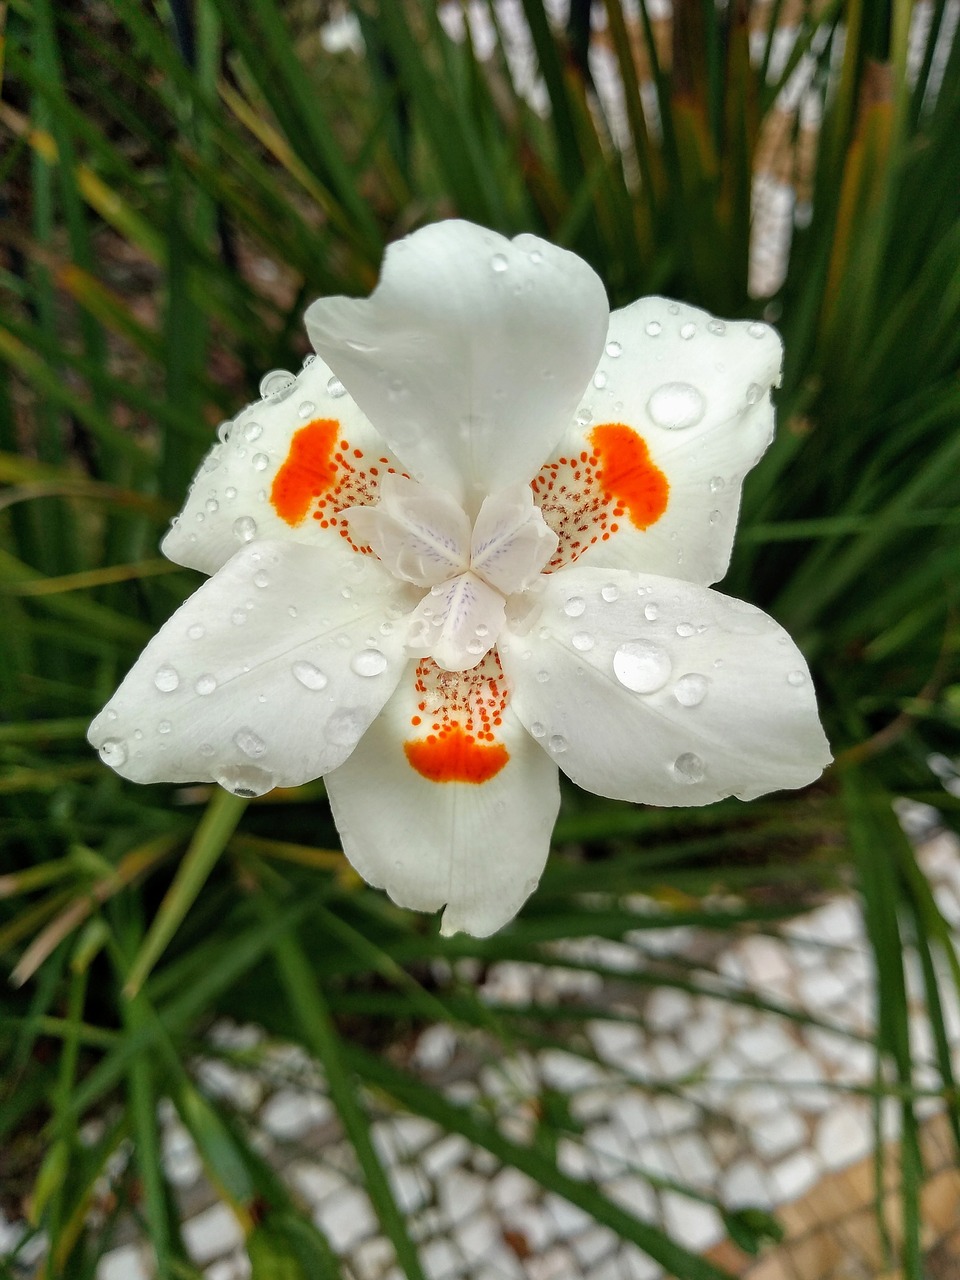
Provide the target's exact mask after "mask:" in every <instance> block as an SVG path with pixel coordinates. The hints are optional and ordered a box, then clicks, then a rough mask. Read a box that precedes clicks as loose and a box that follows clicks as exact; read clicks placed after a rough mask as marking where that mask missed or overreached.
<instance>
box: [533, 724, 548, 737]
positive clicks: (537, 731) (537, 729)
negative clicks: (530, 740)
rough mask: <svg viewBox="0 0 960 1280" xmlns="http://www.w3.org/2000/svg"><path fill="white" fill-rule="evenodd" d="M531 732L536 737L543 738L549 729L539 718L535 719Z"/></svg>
mask: <svg viewBox="0 0 960 1280" xmlns="http://www.w3.org/2000/svg"><path fill="white" fill-rule="evenodd" d="M530 732H531V733H532V734H533V736H534V737H535V738H542V737H543V736H544V734H545V733H546V732H547V731H546V729H545V728H544V727H543V725H542V724H541V723H540V721H539V720H534V722H533V724H532V725H531V726H530Z"/></svg>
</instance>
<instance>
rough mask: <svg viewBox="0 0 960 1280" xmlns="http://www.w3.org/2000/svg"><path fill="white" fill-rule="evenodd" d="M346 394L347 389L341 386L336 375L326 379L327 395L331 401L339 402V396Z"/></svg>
mask: <svg viewBox="0 0 960 1280" xmlns="http://www.w3.org/2000/svg"><path fill="white" fill-rule="evenodd" d="M346 394H347V388H346V387H345V386H344V385H343V383H342V382H341V381H340V379H339V378H338V377H337V375H336V374H334V375H333V377H332V378H328V379H327V395H328V396H329V397H330V399H331V400H339V399H340V397H341V396H345V395H346Z"/></svg>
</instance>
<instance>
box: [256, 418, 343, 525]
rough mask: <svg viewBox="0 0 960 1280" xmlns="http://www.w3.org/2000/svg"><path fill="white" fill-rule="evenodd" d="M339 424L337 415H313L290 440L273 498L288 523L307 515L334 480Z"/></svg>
mask: <svg viewBox="0 0 960 1280" xmlns="http://www.w3.org/2000/svg"><path fill="white" fill-rule="evenodd" d="M339 430H340V424H339V423H338V422H337V421H336V419H335V418H314V420H313V421H312V422H308V423H307V425H306V426H305V427H301V428H300V430H299V431H298V432H296V434H295V435H294V437H293V440H292V441H291V442H290V452H289V453H288V454H287V456H286V459H285V461H284V463H283V465H282V466H281V467H280V470H279V471H278V472H277V474H276V475H275V476H274V478H273V487H272V488H271V490H270V502H271V503H272V505H273V509H274V511H276V513H277V515H278V516H279V517H280V518H281V520H285V521H286V522H287V524H289V525H298V524H300V523H301V522H302V521H303V520H305V519H306V518H307V513H308V512H309V510H310V508H311V506H312V505H313V502H314V500H315V499H316V498H318V497H320V496H321V494H323V493H324V492H325V491H326V490H327V489H329V488H330V486H331V485H332V484H333V483H334V480H335V479H336V474H337V467H336V463H335V462H334V459H333V454H334V450H335V449H336V447H337V437H338V434H339Z"/></svg>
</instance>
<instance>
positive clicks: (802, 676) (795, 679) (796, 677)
mask: <svg viewBox="0 0 960 1280" xmlns="http://www.w3.org/2000/svg"><path fill="white" fill-rule="evenodd" d="M806 682H807V673H806V672H805V671H791V672H790V674H789V675H788V676H787V684H792V685H793V687H794V688H795V689H799V687H800V686H801V685H802V684H806Z"/></svg>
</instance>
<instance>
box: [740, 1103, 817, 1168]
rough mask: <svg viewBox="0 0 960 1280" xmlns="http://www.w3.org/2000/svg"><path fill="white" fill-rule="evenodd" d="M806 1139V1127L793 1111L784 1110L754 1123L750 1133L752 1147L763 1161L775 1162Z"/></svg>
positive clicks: (774, 1112)
mask: <svg viewBox="0 0 960 1280" xmlns="http://www.w3.org/2000/svg"><path fill="white" fill-rule="evenodd" d="M806 1137H807V1126H806V1125H805V1124H804V1122H803V1121H802V1120H801V1119H800V1117H799V1116H798V1115H797V1113H796V1112H795V1111H789V1110H787V1109H786V1108H784V1109H782V1110H779V1111H772V1112H771V1113H770V1114H769V1115H766V1116H763V1117H762V1118H761V1119H759V1120H756V1121H754V1123H753V1127H752V1128H751V1131H750V1139H751V1142H752V1145H753V1147H754V1148H755V1149H756V1151H757V1152H758V1154H759V1155H760V1156H762V1157H763V1158H764V1159H765V1160H776V1159H777V1158H778V1157H780V1156H784V1155H786V1154H787V1152H788V1151H795V1150H796V1148H797V1147H798V1146H799V1145H800V1143H801V1142H804V1141H805V1140H806Z"/></svg>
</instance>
